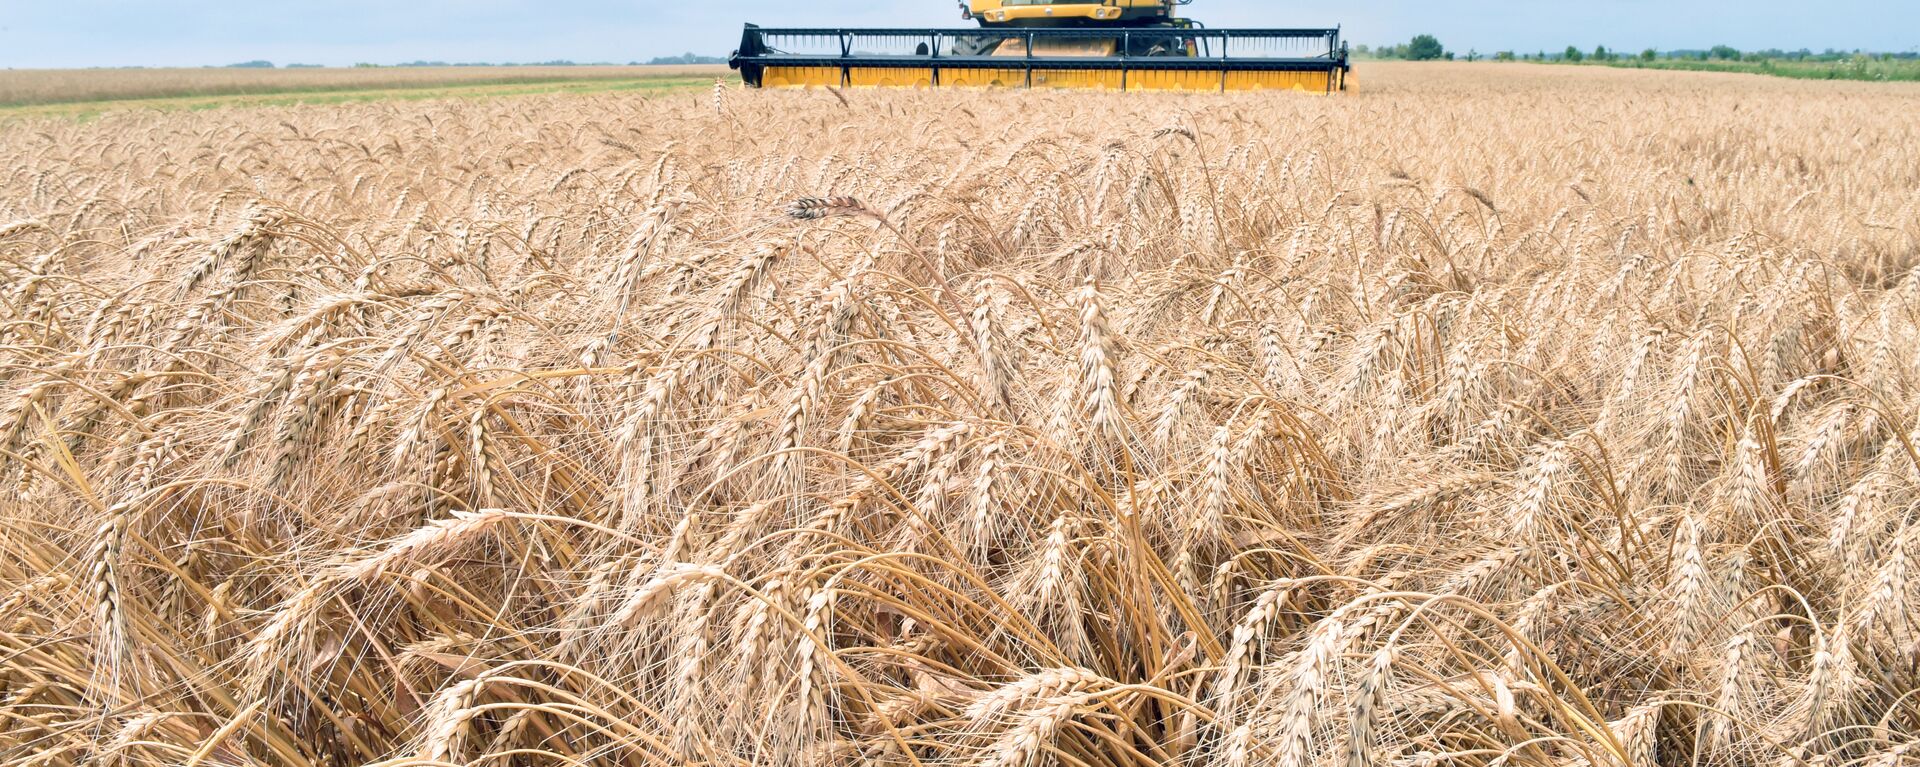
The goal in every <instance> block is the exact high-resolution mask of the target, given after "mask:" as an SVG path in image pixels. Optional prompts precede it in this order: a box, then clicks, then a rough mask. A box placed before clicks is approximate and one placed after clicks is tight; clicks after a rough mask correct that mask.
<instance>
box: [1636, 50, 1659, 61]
mask: <svg viewBox="0 0 1920 767" xmlns="http://www.w3.org/2000/svg"><path fill="white" fill-rule="evenodd" d="M1657 58H1660V52H1659V51H1656V50H1654V49H1652V48H1648V49H1646V50H1644V51H1641V52H1640V60H1641V61H1652V60H1654V59H1657Z"/></svg>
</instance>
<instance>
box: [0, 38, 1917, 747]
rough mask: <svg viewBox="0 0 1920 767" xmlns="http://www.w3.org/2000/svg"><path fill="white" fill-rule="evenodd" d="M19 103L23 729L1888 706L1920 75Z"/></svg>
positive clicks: (1509, 76)
mask: <svg viewBox="0 0 1920 767" xmlns="http://www.w3.org/2000/svg"><path fill="white" fill-rule="evenodd" d="M1360 74H1361V83H1362V90H1361V91H1360V92H1359V93H1358V94H1357V95H1353V96H1348V97H1341V98H1310V97H1276V96H1271V95H1257V94H1229V95H1184V96H1182V95H1146V94H1087V93H1051V94H1049V93H1025V92H1007V93H976V92H965V93H956V92H933V93H917V92H878V91H866V92H847V93H844V94H836V93H832V92H825V91H815V92H757V91H744V90H740V89H738V88H735V87H732V86H731V85H723V86H718V87H716V88H714V89H713V90H712V91H711V92H710V93H707V92H703V93H700V94H697V95H680V96H671V97H657V98H650V99H643V98H632V97H625V96H617V95H595V96H578V97H551V98H548V97H530V98H521V99H507V100H499V101H492V102H478V101H466V102H461V101H449V102H415V103H398V104H369V105H352V106H329V107H294V108H264V109H240V110H215V111H207V112H195V113H155V112H126V113H121V114H115V115H109V116H106V117H103V118H100V119H98V120H92V121H88V122H84V123H80V122H70V121H54V120H37V121H35V120H23V121H14V122H10V123H7V124H4V125H0V159H4V161H5V162H4V165H0V278H3V282H4V293H0V307H4V308H0V451H4V452H0V481H3V482H4V483H5V485H4V486H5V488H6V489H5V491H4V492H3V493H0V764H4V765H23V766H24V765H76V766H77V765H196V766H199V765H205V766H213V765H223V766H224V765H232V766H234V767H242V766H251V765H260V766H262V767H268V766H280V765H301V766H304V765H351V764H378V765H395V766H398V765H450V764H451V765H636V766H638V765H660V766H663V767H664V766H668V765H671V766H673V767H681V766H683V765H704V766H707V767H747V766H748V765H753V766H754V767H762V766H764V767H852V766H853V765H883V766H884V767H932V766H934V765H941V766H943V767H944V766H948V765H953V766H959V765H965V766H966V767H1055V766H1056V765H1057V766H1058V767H1161V766H1163V765H1165V766H1172V765H1194V766H1195V767H1309V766H1312V767H1439V766H1441V765H1449V766H1453V765H1457V766H1459V767H1507V766H1509V765H1526V766H1528V767H1536V766H1538V767H1545V766H1547V765H1552V766H1553V767H1654V766H1655V765H1754V766H1756V767H1759V766H1765V767H1776V766H1777V767H1812V766H1816V765H1818V766H1825V767H1842V766H1845V765H1867V766H1871V767H1897V765H1901V764H1911V763H1912V762H1913V760H1914V759H1915V758H1916V757H1920V749H1915V748H1914V744H1915V742H1916V740H1915V739H1916V737H1920V696H1916V695H1914V694H1913V692H1914V690H1915V689H1916V682H1920V631H1917V630H1916V625H1915V621H1916V618H1917V617H1920V616H1916V615H1915V610H1916V608H1920V579H1915V578H1914V577H1913V576H1912V575H1911V574H1910V571H1911V569H1912V568H1913V567H1914V566H1915V565H1913V564H1911V563H1910V558H1911V557H1912V556H1913V555H1914V554H1915V552H1914V551H1913V548H1914V546H1915V544H1916V543H1917V542H1920V541H1917V540H1916V537H1917V536H1920V527H1916V521H1920V520H1916V519H1915V515H1916V513H1920V420H1916V419H1920V367H1917V366H1920V359H1916V343H1915V338H1916V333H1920V191H1917V190H1920V108H1916V106H1920V88H1916V87H1913V86H1908V85H1902V84H1895V85H1875V84H1860V83H1841V84H1829V83H1818V82H1804V81H1785V80H1768V79H1760V78H1752V77H1744V76H1738V75H1713V74H1685V73H1656V72H1639V71H1623V70H1602V69H1587V68H1551V69H1549V68H1534V67H1525V66H1495V65H1487V64H1479V65H1467V64H1458V65H1399V66H1395V65H1368V66H1365V67H1363V68H1362V70H1361V72H1360Z"/></svg>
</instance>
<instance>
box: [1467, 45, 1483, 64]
mask: <svg viewBox="0 0 1920 767" xmlns="http://www.w3.org/2000/svg"><path fill="white" fill-rule="evenodd" d="M1467 60H1468V61H1479V60H1480V50H1479V49H1478V48H1468V49H1467Z"/></svg>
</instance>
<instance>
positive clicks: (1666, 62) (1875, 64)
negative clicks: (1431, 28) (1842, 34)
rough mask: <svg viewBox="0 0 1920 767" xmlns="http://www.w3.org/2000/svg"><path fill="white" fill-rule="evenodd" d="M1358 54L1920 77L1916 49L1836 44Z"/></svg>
mask: <svg viewBox="0 0 1920 767" xmlns="http://www.w3.org/2000/svg"><path fill="white" fill-rule="evenodd" d="M1354 53H1355V54H1357V55H1359V56H1360V57H1362V58H1376V59H1405V60H1408V61H1433V60H1436V59H1439V60H1445V61H1454V60H1456V58H1464V59H1465V60H1467V61H1479V60H1481V59H1482V58H1490V59H1492V60H1493V61H1531V62H1541V63H1551V64H1599V65H1603V66H1612V67H1631V68H1638V69H1693V70H1706V71H1715V72H1751V73H1755V74H1765V75H1775V76H1779V77H1798V78H1811V79H1823V80H1920V52H1916V51H1907V52H1903V53H1869V52H1866V51H1859V50H1855V51H1839V50H1834V49H1832V48H1828V49H1827V50H1825V51H1821V52H1819V53H1815V52H1813V51H1812V50H1809V49H1806V48H1802V49H1800V50H1797V51H1787V50H1781V49H1778V48H1768V49H1765V50H1758V51H1742V50H1740V49H1738V48H1735V47H1733V46H1731V45H1716V46H1713V47H1711V48H1704V49H1682V50H1670V51H1662V50H1657V49H1654V48H1647V49H1644V50H1642V51H1640V52H1639V53H1629V52H1626V51H1620V50H1614V49H1611V48H1608V47H1607V46H1604V45H1599V46H1594V48H1593V50H1590V51H1589V50H1585V49H1583V48H1581V47H1580V46H1577V45H1569V46H1567V47H1566V49H1565V50H1562V51H1557V52H1549V51H1538V52H1535V53H1527V52H1525V51H1511V50H1506V51H1495V52H1494V53H1493V55H1492V56H1482V55H1481V54H1480V52H1479V51H1476V50H1469V51H1467V52H1466V53H1464V54H1459V55H1458V56H1457V57H1456V55H1455V53H1454V52H1453V51H1449V50H1447V49H1446V46H1444V45H1441V44H1440V41H1439V39H1438V38H1435V37H1434V36H1433V35H1416V36H1414V38H1413V39H1412V40H1409V41H1407V42H1405V43H1400V44H1396V45H1382V46H1378V47H1368V46H1365V45H1360V46H1355V47H1354Z"/></svg>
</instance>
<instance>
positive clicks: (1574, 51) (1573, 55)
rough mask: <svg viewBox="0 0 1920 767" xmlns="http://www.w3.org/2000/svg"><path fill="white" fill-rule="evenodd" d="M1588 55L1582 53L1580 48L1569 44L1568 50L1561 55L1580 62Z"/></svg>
mask: <svg viewBox="0 0 1920 767" xmlns="http://www.w3.org/2000/svg"><path fill="white" fill-rule="evenodd" d="M1586 57H1587V55H1586V54H1584V53H1581V52H1580V49H1579V48H1575V47H1573V46H1571V45H1569V46H1567V52H1566V53H1564V54H1562V55H1561V58H1564V59H1566V60H1568V61H1572V62H1575V63H1579V61H1580V60H1581V59H1584V58H1586Z"/></svg>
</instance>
